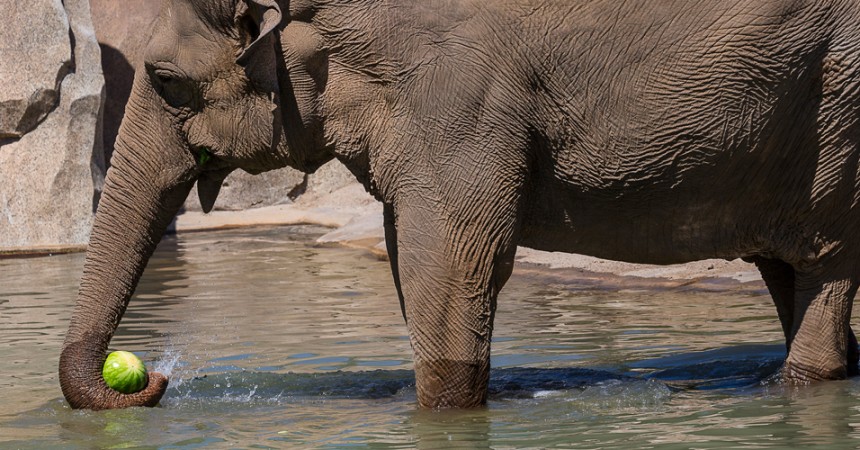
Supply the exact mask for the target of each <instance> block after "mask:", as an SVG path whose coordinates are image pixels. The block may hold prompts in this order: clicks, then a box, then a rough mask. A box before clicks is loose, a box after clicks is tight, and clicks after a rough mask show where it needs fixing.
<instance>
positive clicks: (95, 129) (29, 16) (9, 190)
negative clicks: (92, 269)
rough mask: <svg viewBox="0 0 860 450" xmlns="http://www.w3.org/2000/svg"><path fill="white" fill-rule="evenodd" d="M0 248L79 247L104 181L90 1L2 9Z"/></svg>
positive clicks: (100, 90) (48, 0)
mask: <svg viewBox="0 0 860 450" xmlns="http://www.w3.org/2000/svg"><path fill="white" fill-rule="evenodd" d="M0 14H2V16H3V17H4V23H5V24H6V26H4V27H0V86H3V89H0V248H2V249H7V250H8V249H10V248H11V249H13V250H14V249H18V248H30V249H32V248H42V249H51V248H59V247H65V246H78V247H80V246H83V245H85V244H86V242H87V240H88V238H89V231H90V228H91V226H92V217H93V210H94V208H95V206H96V203H97V201H98V197H99V194H100V192H101V188H102V183H103V179H104V152H103V148H102V136H101V124H102V116H101V112H102V103H103V101H104V78H103V77H102V71H101V64H100V55H99V47H98V44H97V42H96V38H95V34H94V32H93V28H92V22H91V19H90V9H89V3H88V2H87V0H33V1H31V2H26V3H21V2H15V1H7V2H0Z"/></svg>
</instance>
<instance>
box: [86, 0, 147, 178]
mask: <svg viewBox="0 0 860 450" xmlns="http://www.w3.org/2000/svg"><path fill="white" fill-rule="evenodd" d="M90 9H91V10H92V17H93V26H94V28H95V30H96V38H97V39H98V41H99V47H101V52H102V69H103V71H104V74H105V90H106V92H107V97H106V98H105V107H104V111H105V113H104V134H103V136H104V146H105V161H107V162H108V165H109V164H110V157H111V155H112V154H113V148H114V143H115V142H116V135H117V133H118V132H119V125H120V123H121V122H122V116H123V115H124V114H125V104H126V102H128V96H129V94H130V93H131V85H132V82H133V81H134V68H135V67H137V66H138V65H139V64H140V63H141V61H142V58H143V53H144V51H145V50H146V43H147V42H148V41H149V37H150V35H151V34H152V26H153V23H154V22H155V19H157V18H158V13H159V10H160V9H161V2H159V1H154V0H123V1H117V0H90Z"/></svg>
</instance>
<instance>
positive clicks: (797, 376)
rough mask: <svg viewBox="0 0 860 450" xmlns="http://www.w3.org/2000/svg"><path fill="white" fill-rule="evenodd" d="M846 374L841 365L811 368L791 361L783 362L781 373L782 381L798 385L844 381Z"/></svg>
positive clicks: (846, 370) (846, 371) (847, 372)
mask: <svg viewBox="0 0 860 450" xmlns="http://www.w3.org/2000/svg"><path fill="white" fill-rule="evenodd" d="M855 368H856V364H855ZM848 374H849V370H848V368H847V367H846V366H842V365H839V366H832V367H817V368H813V367H811V366H809V365H806V364H802V363H799V362H796V361H791V360H786V361H785V364H784V365H783V366H782V371H781V377H782V379H783V381H785V382H787V383H789V384H798V385H802V384H809V383H812V382H815V381H825V380H844V379H845V378H847V377H848Z"/></svg>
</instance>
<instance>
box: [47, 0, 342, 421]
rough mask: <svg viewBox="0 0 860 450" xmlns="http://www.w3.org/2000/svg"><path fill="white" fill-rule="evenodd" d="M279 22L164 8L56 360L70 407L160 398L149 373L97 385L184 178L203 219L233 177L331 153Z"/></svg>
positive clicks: (223, 5) (305, 61)
mask: <svg viewBox="0 0 860 450" xmlns="http://www.w3.org/2000/svg"><path fill="white" fill-rule="evenodd" d="M288 22H289V19H288V17H287V15H286V14H284V12H282V8H281V6H280V5H279V4H278V3H277V1H276V0H165V1H164V3H163V5H162V12H161V15H160V17H159V19H158V21H157V22H156V24H155V26H154V28H153V35H152V38H151V40H150V42H149V44H148V47H147V50H146V56H145V60H144V61H143V64H142V65H140V66H138V70H137V73H136V76H135V81H134V86H133V90H132V93H131V97H130V99H129V103H128V105H127V107H126V114H125V117H124V118H123V121H122V125H121V127H120V132H119V136H118V138H117V144H116V150H115V152H114V155H113V158H112V166H111V169H110V170H109V172H108V175H107V180H106V184H105V188H104V192H103V194H102V197H101V201H100V204H99V207H98V211H97V213H96V218H95V222H94V225H93V230H92V235H91V238H90V245H89V248H88V250H87V257H86V262H85V265H84V273H83V278H82V280H81V286H80V291H79V293H78V297H77V305H76V307H75V310H74V313H73V316H72V319H71V323H70V326H69V331H68V334H67V335H66V339H65V342H64V344H63V350H62V354H61V356H60V365H59V375H60V384H61V386H62V390H63V394H64V395H65V397H66V399H67V400H68V401H69V403H70V404H71V405H72V407H75V408H91V409H107V408H119V407H126V406H138V405H146V406H153V405H155V404H157V403H158V401H159V399H160V398H161V396H162V395H163V393H164V391H165V389H166V387H167V379H166V378H165V377H164V376H162V375H160V374H157V373H152V374H150V376H149V383H148V385H147V387H146V388H145V389H144V390H143V391H141V392H139V393H137V394H131V395H126V394H121V393H119V392H117V391H114V390H112V389H110V388H109V387H108V386H107V384H106V383H105V382H104V380H103V379H102V376H101V368H102V364H103V362H104V360H105V357H106V351H107V347H108V343H109V342H110V339H111V338H112V336H113V334H114V332H115V331H116V328H117V326H118V325H119V322H120V320H121V318H122V316H123V313H124V312H125V309H126V306H127V305H128V302H129V299H130V297H131V295H132V293H133V292H134V289H135V287H136V285H137V283H138V280H139V279H140V276H141V274H142V273H143V270H144V268H145V266H146V264H147V261H148V260H149V258H150V256H151V255H152V252H153V251H154V249H155V247H156V245H157V244H158V242H159V240H160V239H161V236H162V235H163V234H164V231H165V229H166V227H167V225H168V224H169V223H170V221H171V220H172V218H173V217H174V215H175V214H176V212H177V211H178V210H179V208H180V207H181V205H182V204H183V202H184V200H185V198H186V197H187V195H188V194H189V192H190V191H191V189H192V187H193V186H194V184H195V182H196V183H197V191H198V195H199V196H200V203H201V204H202V205H203V208H204V210H206V211H207V212H208V210H210V209H211V208H212V206H213V203H214V202H215V198H216V196H217V194H218V191H219V189H220V186H221V182H222V181H223V180H224V178H225V177H226V176H227V175H228V174H229V173H230V172H231V171H233V170H235V169H242V170H245V171H247V172H250V173H259V172H263V171H266V170H272V169H276V168H281V167H285V166H291V167H293V168H296V169H299V170H302V171H306V172H312V171H314V170H316V168H318V167H319V166H321V165H322V164H323V163H325V162H326V161H328V160H330V159H331V158H332V157H333V156H332V154H331V152H329V151H327V150H326V149H325V146H324V145H322V143H321V138H320V136H322V133H321V132H320V130H321V126H320V125H319V121H318V115H317V114H316V113H315V106H314V101H315V100H314V99H315V95H316V94H315V93H316V92H318V88H319V86H318V84H319V83H320V82H321V80H324V77H319V76H311V75H310V73H312V72H314V73H315V71H317V70H322V69H324V64H322V65H321V64H320V63H319V60H318V58H317V56H318V53H317V52H316V51H313V50H314V49H313V48H311V50H310V51H301V50H299V51H296V50H295V47H291V49H292V50H291V49H285V48H284V46H283V45H282V44H281V35H282V34H283V30H284V29H285V28H286V26H287V23H288ZM314 45H316V43H314V42H313V39H310V40H307V41H306V42H305V47H308V46H310V47H313V46H314ZM315 58H316V59H315ZM290 61H292V63H291V62H290ZM289 64H295V65H296V67H295V68H294V69H295V70H288V69H287V65H289ZM311 66H313V67H311Z"/></svg>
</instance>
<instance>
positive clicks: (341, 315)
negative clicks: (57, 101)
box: [0, 226, 860, 449]
mask: <svg viewBox="0 0 860 450" xmlns="http://www.w3.org/2000/svg"><path fill="white" fill-rule="evenodd" d="M325 231H326V230H325V229H322V228H318V227H310V226H302V227H280V228H260V229H240V230H224V231H215V232H206V233H191V234H183V235H180V236H178V237H170V238H166V239H165V240H164V241H163V242H162V243H161V245H160V246H159V249H158V251H157V252H156V254H155V256H154V257H153V259H152V260H151V262H150V264H149V266H148V268H147V271H146V273H145V274H144V277H143V280H142V281H141V284H140V286H139V287H138V290H137V293H136V295H135V298H134V299H133V300H132V302H131V304H130V306H129V309H128V312H127V313H126V315H125V318H124V320H123V322H122V324H121V325H120V329H119V331H118V333H117V335H116V337H114V339H113V341H112V342H111V347H112V348H113V349H122V350H129V351H133V352H135V353H136V354H138V356H140V357H141V358H142V359H143V360H144V361H145V362H146V363H147V365H148V366H149V367H150V368H153V369H156V370H159V371H162V372H164V373H166V374H169V376H170V380H171V381H170V387H169V389H168V391H167V393H166V395H165V397H164V399H163V400H162V402H161V405H160V407H158V408H152V409H146V408H131V409H126V410H116V411H100V412H92V411H74V410H72V409H70V408H69V407H68V405H67V404H66V403H65V401H64V400H63V398H62V394H61V392H60V388H59V384H58V381H57V374H56V367H57V359H58V356H59V350H60V346H61V344H62V339H63V336H64V334H65V332H66V328H67V325H68V319H69V316H70V314H71V310H72V307H73V302H74V298H75V293H76V290H77V285H78V281H79V277H80V273H81V267H82V264H83V259H84V256H83V255H81V254H72V255H58V256H51V257H40V258H16V259H0V367H2V369H1V370H0V375H2V376H0V399H2V408H0V448H4V449H5V448H22V449H29V448H32V449H44V448H227V447H239V448H341V447H358V448H420V449H435V448H439V449H451V448H493V449H508V448H518V449H519V448H535V449H537V448H601V449H612V448H618V449H631V448H667V449H671V448H678V449H688V448H799V447H809V446H821V447H826V448H855V447H857V446H860V430H858V428H860V380H858V379H851V380H847V381H839V382H828V383H819V384H814V385H811V386H805V387H787V386H784V385H781V384H779V383H778V382H776V381H775V380H774V377H773V374H774V373H775V372H776V370H777V369H778V368H779V365H780V364H781V361H782V358H784V356H785V352H784V348H783V344H782V332H781V331H780V327H779V323H778V321H777V319H776V313H775V310H774V307H773V305H772V304H771V302H770V299H769V297H768V296H767V294H766V292H765V291H764V289H763V287H762V286H761V285H759V284H753V285H748V286H747V287H744V286H737V285H735V286H725V287H722V288H720V289H710V288H703V287H702V285H701V284H697V285H692V286H687V287H674V288H671V289H668V288H665V287H663V286H662V285H660V284H658V283H651V284H649V283H648V282H647V281H644V280H643V281H642V282H641V283H640V282H631V281H630V280H622V279H612V278H603V279H601V278H599V277H595V276H582V274H580V273H579V272H576V271H572V270H567V271H564V270H554V271H549V270H537V269H529V268H524V267H521V268H517V270H515V272H514V276H513V277H512V278H511V281H510V282H509V283H508V285H507V287H506V288H505V290H504V291H503V292H502V294H501V295H500V298H499V302H498V304H499V307H498V312H497V314H496V326H495V332H494V343H493V359H492V365H493V371H492V375H491V382H490V400H489V404H488V405H487V407H486V408H483V409H478V410H468V411H426V410H419V409H417V408H416V400H415V389H414V376H413V374H412V363H411V352H410V348H409V342H408V339H407V337H406V327H405V325H404V322H403V318H402V316H401V313H400V307H399V304H398V301H397V296H396V293H395V290H394V284H393V281H392V278H391V274H390V271H389V268H388V263H386V262H384V261H380V260H378V259H377V258H376V257H374V256H372V255H371V254H369V253H368V252H365V251H362V250H356V249H346V248H339V247H337V248H332V247H324V246H319V245H315V244H314V240H315V239H316V238H317V237H318V236H320V235H321V234H323V233H324V232H325ZM750 286H751V287H750Z"/></svg>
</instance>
